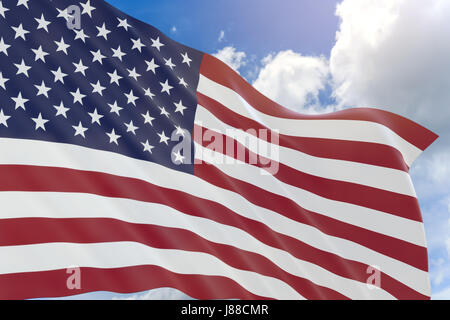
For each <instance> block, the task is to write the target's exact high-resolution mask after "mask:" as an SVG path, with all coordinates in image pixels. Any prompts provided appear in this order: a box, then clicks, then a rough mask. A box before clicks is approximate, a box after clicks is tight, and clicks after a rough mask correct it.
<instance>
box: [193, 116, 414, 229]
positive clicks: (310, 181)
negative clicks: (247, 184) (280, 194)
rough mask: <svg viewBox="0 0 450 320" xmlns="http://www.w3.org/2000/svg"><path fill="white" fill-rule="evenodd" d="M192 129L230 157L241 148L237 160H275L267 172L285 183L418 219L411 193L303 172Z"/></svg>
mask: <svg viewBox="0 0 450 320" xmlns="http://www.w3.org/2000/svg"><path fill="white" fill-rule="evenodd" d="M195 129H196V130H197V132H198V133H201V134H196V135H195V139H196V142H197V143H198V144H200V145H202V146H203V147H205V148H209V149H211V150H214V151H216V152H219V153H222V154H225V155H228V156H230V157H232V158H234V159H238V158H239V157H240V154H239V153H238V152H237V150H238V149H240V150H242V151H244V152H245V158H243V159H239V160H243V161H244V162H246V163H248V164H249V163H250V162H249V159H255V160H254V161H255V162H256V163H253V162H252V163H251V164H252V165H253V166H256V167H259V168H262V169H265V170H266V169H268V167H267V165H263V164H267V163H269V161H270V162H272V165H274V164H278V171H277V172H276V173H274V174H273V173H272V172H270V171H269V173H271V174H272V176H273V177H275V178H276V179H278V180H279V181H282V182H284V183H286V184H289V185H291V186H294V187H297V188H300V189H303V190H307V191H310V192H312V193H314V194H317V195H319V196H322V197H324V198H327V199H331V200H335V201H341V202H346V203H352V204H355V205H358V206H362V207H366V208H370V209H374V210H378V211H383V212H386V213H389V214H392V215H395V216H398V217H402V218H406V219H411V220H414V221H418V222H422V215H421V214H420V208H419V203H418V201H417V198H415V197H411V196H407V195H404V194H399V193H395V192H390V191H386V190H382V189H378V188H373V187H369V186H365V185H361V184H356V183H351V182H346V181H338V180H333V179H327V178H322V177H318V176H314V175H311V174H307V173H305V172H302V171H298V170H296V169H293V168H291V167H289V166H287V165H284V164H283V163H278V162H277V161H273V160H270V159H268V158H266V157H263V156H260V155H257V154H255V153H254V152H252V151H250V150H249V149H248V148H246V147H245V146H244V145H242V144H241V143H239V142H238V141H236V140H235V139H232V138H231V137H228V136H226V135H223V134H221V133H219V132H217V131H215V130H211V129H207V128H203V127H200V126H198V125H195ZM206 131H208V132H209V133H210V134H212V135H213V136H214V144H211V141H204V140H203V139H202V137H204V133H205V132H206ZM216 139H219V141H220V140H222V146H224V148H222V150H215V146H216V145H217V141H216ZM225 146H233V149H231V150H229V149H226V148H225ZM262 163H263V164H262ZM380 200H382V201H380Z"/></svg>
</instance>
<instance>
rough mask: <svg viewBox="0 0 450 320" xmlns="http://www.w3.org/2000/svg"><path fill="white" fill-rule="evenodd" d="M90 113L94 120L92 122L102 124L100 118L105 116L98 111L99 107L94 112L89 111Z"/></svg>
mask: <svg viewBox="0 0 450 320" xmlns="http://www.w3.org/2000/svg"><path fill="white" fill-rule="evenodd" d="M89 115H90V116H91V118H92V122H91V123H92V124H94V123H98V125H101V124H100V119H101V118H103V115H101V114H99V113H97V108H95V110H94V112H89Z"/></svg>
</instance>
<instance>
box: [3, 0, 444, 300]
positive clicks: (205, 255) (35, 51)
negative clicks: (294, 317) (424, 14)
mask: <svg viewBox="0 0 450 320" xmlns="http://www.w3.org/2000/svg"><path fill="white" fill-rule="evenodd" d="M70 6H76V7H78V8H79V12H80V14H81V21H80V22H81V23H80V28H69V26H68V23H69V22H71V20H72V19H73V14H74V13H73V12H72V11H71V9H70V8H71V7H70ZM258 130H259V131H260V130H267V131H268V132H271V135H269V136H267V137H261V136H259V135H257V134H256V133H257V132H259V131H258ZM231 132H239V133H240V134H242V135H243V137H244V138H246V139H238V138H237V137H235V136H233V135H232V134H231ZM275 132H276V137H277V139H276V140H275V139H274V137H275ZM188 136H191V137H193V138H192V141H190V142H189V146H190V150H191V151H192V152H186V150H184V151H183V152H180V151H176V152H175V151H174V147H175V146H176V145H177V144H178V143H179V141H180V140H181V139H183V138H187V137H188ZM211 136H214V139H211ZM247 138H248V139H247ZM252 139H256V141H257V142H258V144H257V145H258V146H263V148H259V147H255V145H254V144H251V143H246V141H250V140H252ZM435 139H436V135H435V134H433V133H432V132H430V131H428V130H427V129H425V128H423V127H421V126H419V125H417V124H415V123H413V122H411V121H409V120H407V119H405V118H402V117H400V116H397V115H394V114H391V113H388V112H385V111H381V110H377V109H349V110H344V111H340V112H336V113H331V114H326V115H315V116H305V115H301V114H298V113H295V112H293V111H289V110H288V109H285V108H283V107H281V106H279V105H277V104H276V103H274V102H273V101H270V100H269V99H267V98H266V97H264V96H263V95H262V94H260V93H259V92H257V91H256V90H255V89H254V88H252V87H251V86H250V85H249V84H248V83H247V82H246V81H245V80H244V79H243V78H242V77H240V76H239V75H238V74H237V73H235V72H234V71H232V70H231V69H230V68H229V67H227V66H226V65H225V64H223V63H222V62H220V61H218V60H217V59H215V58H214V57H212V56H210V55H208V54H204V53H201V52H199V51H197V50H194V49H191V48H188V47H186V46H183V45H181V44H179V43H177V42H175V41H173V40H171V39H170V38H168V37H166V36H165V35H164V34H162V33H161V32H159V31H158V30H157V29H155V28H153V27H151V26H149V25H146V24H144V23H142V22H140V21H138V20H136V19H133V18H132V17H129V16H127V15H125V14H123V13H122V12H120V11H118V10H117V9H115V8H114V7H112V6H110V5H109V4H107V3H106V2H104V1H102V0H86V1H74V0H73V1H72V0H70V1H69V0H67V1H63V0H53V1H50V0H39V1H37V0H1V1H0V147H1V150H2V153H1V154H0V190H1V192H0V204H1V210H0V260H1V263H0V298H6V299H17V298H19V299H23V298H36V297H57V296H67V295H73V294H79V293H83V292H92V291H114V292H138V291H143V290H149V289H152V288H159V287H172V288H176V289H178V290H181V291H183V292H185V293H186V294H187V295H189V296H191V297H194V298H210V299H224V298H237V299H367V298H369V299H427V298H429V296H430V286H429V278H428V263H427V250H426V241H425V234H424V229H423V223H422V218H421V213H420V210H419V206H418V201H417V196H416V194H415V191H414V188H413V185H412V182H411V179H410V177H409V174H408V170H409V167H410V166H411V164H412V163H413V161H414V160H415V159H416V158H417V157H418V156H419V155H420V153H421V152H422V151H423V150H425V149H426V148H427V147H428V146H429V145H430V144H431V143H432V142H433V141H434V140H435ZM219 144H221V145H228V146H232V148H231V149H232V151H233V152H230V151H231V150H230V149H227V150H223V149H221V148H216V146H217V145H219ZM274 148H275V149H274ZM188 149H189V148H188ZM269 149H271V150H277V153H270V154H269V153H266V152H263V150H269ZM236 150H241V151H242V152H243V154H244V156H245V158H244V160H245V159H247V160H248V159H257V161H256V162H251V161H242V160H243V159H241V158H239V157H238V156H237V155H238V153H237V152H234V151H236ZM188 151H189V150H188ZM217 159H222V160H223V161H217ZM231 163H233V164H231ZM267 163H270V164H271V165H273V164H276V167H277V170H276V171H271V170H269V167H268V166H267ZM72 266H78V267H79V268H80V270H81V288H80V289H77V290H73V289H70V288H68V287H67V285H66V279H67V276H68V275H67V273H66V269H67V268H70V267H72ZM373 267H376V268H377V269H378V270H379V272H380V277H381V278H380V280H381V281H380V287H379V288H373V286H368V285H367V279H368V278H369V276H370V274H368V270H369V268H373Z"/></svg>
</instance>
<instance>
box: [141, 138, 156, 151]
mask: <svg viewBox="0 0 450 320" xmlns="http://www.w3.org/2000/svg"><path fill="white" fill-rule="evenodd" d="M141 144H142V145H143V146H144V152H145V151H148V152H150V153H152V149H153V148H154V146H152V145H150V144H149V143H148V140H146V141H145V143H144V142H141Z"/></svg>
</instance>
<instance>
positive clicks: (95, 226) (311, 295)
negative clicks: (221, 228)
mask: <svg viewBox="0 0 450 320" xmlns="http://www.w3.org/2000/svg"><path fill="white" fill-rule="evenodd" d="M0 230H3V231H2V233H1V234H0V246H12V245H27V244H38V243H47V242H72V243H100V242H117V241H134V242H139V243H142V244H145V245H148V246H151V247H153V248H159V249H175V250H184V251H192V252H204V253H207V254H210V255H213V256H216V257H217V258H219V259H220V260H222V261H223V262H225V263H226V264H228V265H230V266H232V267H234V268H237V269H241V270H247V271H252V272H256V273H259V274H262V275H265V276H269V277H275V278H277V279H280V280H281V281H284V282H285V283H287V284H288V285H290V286H291V287H292V288H293V289H295V290H296V291H297V292H299V293H300V294H301V295H302V296H304V297H305V298H307V299H314V300H316V299H333V300H334V299H346V297H345V296H343V295H342V294H340V293H338V292H335V291H333V290H331V289H328V288H325V287H322V286H318V285H315V284H314V283H312V282H311V281H309V280H307V279H303V278H300V277H297V276H293V275H291V274H289V273H287V272H285V271H283V270H282V269H281V268H279V267H278V266H276V265H275V264H274V263H273V262H271V261H270V260H269V259H267V258H266V257H263V256H261V255H259V254H256V253H253V252H248V251H244V250H241V249H238V248H235V247H232V246H229V245H224V244H219V243H214V242H211V241H208V240H206V239H204V238H202V237H200V236H198V235H197V234H195V233H193V232H191V231H188V230H184V229H177V228H169V227H162V226H157V225H147V224H136V223H129V222H124V221H119V220H115V219H106V218H81V219H80V218H64V219H52V218H20V219H6V220H0ZM74 263H75V264H76V261H75V262H74Z"/></svg>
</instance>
